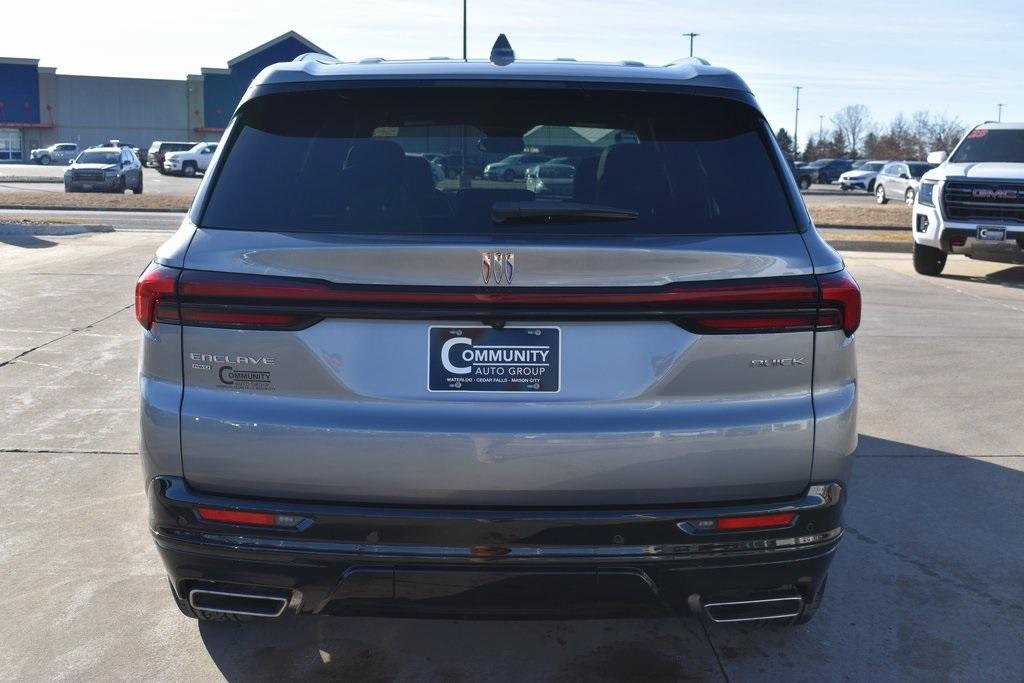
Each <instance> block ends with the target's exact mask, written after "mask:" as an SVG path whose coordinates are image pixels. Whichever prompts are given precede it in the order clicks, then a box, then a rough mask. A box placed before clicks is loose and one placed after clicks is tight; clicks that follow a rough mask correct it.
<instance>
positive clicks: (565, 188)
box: [526, 163, 576, 197]
mask: <svg viewBox="0 0 1024 683" xmlns="http://www.w3.org/2000/svg"><path fill="white" fill-rule="evenodd" d="M575 173H576V169H575V168H573V167H572V166H570V165H569V164H552V163H546V164H541V165H540V166H535V167H534V168H531V169H529V171H527V174H526V189H527V190H529V191H530V192H533V193H534V194H537V195H554V196H561V197H571V196H572V190H573V177H574V175H575Z"/></svg>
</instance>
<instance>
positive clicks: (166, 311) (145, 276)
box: [135, 263, 181, 330]
mask: <svg viewBox="0 0 1024 683" xmlns="http://www.w3.org/2000/svg"><path fill="white" fill-rule="evenodd" d="M180 272H181V271H179V270H177V269H176V268H168V267H167V266H161V265H158V264H156V263H151V264H149V267H148V268H146V270H144V271H143V272H142V275H140V276H139V281H138V282H137V283H136V284H135V319H136V320H138V321H139V324H140V325H142V326H143V327H145V328H146V329H147V330H148V329H150V328H151V327H153V322H154V321H159V322H171V323H177V322H179V315H178V302H177V299H176V297H175V294H176V292H175V287H176V283H177V281H178V274H179V273H180Z"/></svg>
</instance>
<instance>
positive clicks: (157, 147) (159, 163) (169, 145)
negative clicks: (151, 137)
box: [146, 140, 199, 173]
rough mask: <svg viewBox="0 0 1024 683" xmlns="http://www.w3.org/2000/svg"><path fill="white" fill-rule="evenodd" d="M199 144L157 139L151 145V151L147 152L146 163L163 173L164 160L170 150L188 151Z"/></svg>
mask: <svg viewBox="0 0 1024 683" xmlns="http://www.w3.org/2000/svg"><path fill="white" fill-rule="evenodd" d="M197 144H199V143H197V142H167V141H164V140H156V141H154V142H153V144H151V145H150V146H149V151H148V152H147V153H146V165H147V166H151V167H153V168H155V169H156V170H158V171H159V172H160V173H163V172H164V161H166V155H167V153H168V152H187V151H188V150H190V149H192V148H193V147H195V146H196V145H197Z"/></svg>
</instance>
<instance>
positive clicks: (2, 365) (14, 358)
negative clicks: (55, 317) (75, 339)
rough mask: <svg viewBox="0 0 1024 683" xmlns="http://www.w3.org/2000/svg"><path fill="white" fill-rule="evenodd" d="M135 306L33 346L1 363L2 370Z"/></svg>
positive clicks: (126, 307)
mask: <svg viewBox="0 0 1024 683" xmlns="http://www.w3.org/2000/svg"><path fill="white" fill-rule="evenodd" d="M134 305H135V304H133V303H132V304H128V305H127V306H122V307H121V308H119V309H117V310H116V311H114V312H113V313H111V314H110V315H105V316H103V317H102V318H100V319H99V320H95V321H93V322H91V323H89V324H88V325H85V326H84V327H79V328H76V329H74V330H71V331H70V332H66V333H65V334H62V335H60V336H58V337H54V338H53V339H51V340H50V341H46V342H43V343H42V344H38V345H36V346H33V347H32V348H30V349H26V350H24V351H22V352H21V353H19V354H18V355H16V356H14V357H13V358H8V359H7V360H5V361H2V362H0V368H2V367H4V366H7V365H10V364H11V363H13V362H15V361H17V360H18V359H19V358H24V357H25V356H27V355H28V354H30V353H32V352H33V351H38V350H39V349H41V348H44V347H46V346H49V345H50V344H53V343H55V342H59V341H60V340H61V339H67V338H68V337H70V336H72V335H75V334H78V333H79V332H82V331H84V330H88V329H90V328H92V327H94V326H96V325H99V324H100V323H101V322H104V321H106V320H110V319H111V318H113V317H114V316H115V315H117V314H118V313H121V312H123V311H126V310H128V309H129V308H131V307H132V306H134Z"/></svg>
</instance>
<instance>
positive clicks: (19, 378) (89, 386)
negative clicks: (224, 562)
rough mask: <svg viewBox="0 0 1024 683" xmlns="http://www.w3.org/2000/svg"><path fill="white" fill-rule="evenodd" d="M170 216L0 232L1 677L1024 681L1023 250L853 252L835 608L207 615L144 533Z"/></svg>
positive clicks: (829, 601)
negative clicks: (914, 257)
mask: <svg viewBox="0 0 1024 683" xmlns="http://www.w3.org/2000/svg"><path fill="white" fill-rule="evenodd" d="M166 236H167V235H166V233H163V234H158V233H146V232H131V233H124V232H118V233H106V234H91V235H82V236H75V237H46V238H34V237H3V236H0V458H2V459H3V468H4V469H3V472H4V473H3V475H2V476H0V529H2V533H0V576H2V577H3V584H2V585H3V591H2V592H0V613H2V614H3V615H4V618H3V619H2V620H0V643H2V644H3V645H2V646H0V679H4V680H8V679H17V680H49V679H55V678H61V679H70V680H97V679H102V680H112V679H113V680H124V679H149V680H182V681H186V680H187V681H193V680H219V679H222V678H227V679H232V680H242V679H246V680H248V679H253V680H281V679H283V678H286V677H287V678H300V677H301V678H310V677H313V676H321V677H332V678H343V679H345V678H347V679H352V680H360V681H364V680H391V679H400V680H423V679H428V680H431V679H432V680H441V681H458V680H479V679H485V678H486V679H488V680H495V681H504V680H509V681H513V680H515V681H520V680H530V681H537V680H587V681H601V680H617V681H620V680H632V679H640V680H678V679H684V678H696V679H710V680H716V679H723V678H726V677H728V678H729V679H732V680H836V679H847V680H894V679H901V680H902V679H910V680H921V681H936V680H1006V681H1020V680H1022V679H1024V657H1022V656H1021V654H1020V653H1021V643H1022V642H1024V582H1022V576H1024V573H1022V567H1024V534H1022V532H1021V530H1020V521H1019V520H1020V514H1021V510H1022V509H1024V437H1022V435H1021V429H1020V419H1019V416H1020V415H1022V414H1024V392H1021V387H1022V386H1024V364H1021V363H1020V362H1019V355H1020V354H1019V350H1020V349H1021V348H1024V268H1019V267H1017V268H1015V267H1006V266H1001V265H997V264H985V263H975V262H971V261H968V260H966V259H964V258H961V257H951V258H950V260H949V264H948V266H947V273H948V276H946V277H943V278H931V279H929V278H925V277H921V276H918V275H915V274H914V273H913V271H912V269H911V266H910V261H909V257H908V256H907V255H903V254H867V253H849V254H846V257H847V263H848V265H849V267H850V269H851V270H852V272H853V273H854V274H855V275H856V276H857V278H858V279H859V280H860V283H861V285H862V287H863V291H864V300H865V305H864V322H863V326H862V327H861V329H860V331H859V332H858V333H857V337H858V340H857V342H858V346H859V353H860V373H861V374H860V377H861V386H862V393H861V404H860V407H861V410H860V421H859V430H860V433H861V437H860V448H859V451H858V455H859V457H858V462H857V465H856V471H855V476H854V479H853V481H852V489H851V498H850V504H849V507H848V509H847V528H846V535H845V538H844V540H843V543H842V545H841V547H840V549H839V552H838V555H837V557H836V560H835V563H834V564H833V569H832V575H831V579H830V585H829V594H828V595H827V597H826V601H825V603H824V605H823V607H822V609H821V611H820V612H819V614H818V616H817V618H816V619H815V620H814V621H813V622H812V623H811V624H809V625H807V626H805V627H799V628H790V629H787V628H749V627H736V626H731V627H730V626H715V627H711V628H709V629H708V631H707V632H705V631H704V630H703V629H702V627H701V625H700V624H699V622H698V621H697V620H695V619H693V618H683V619H664V620H650V621H639V620H628V621H583V622H562V621H543V622H539V621H518V622H463V621H450V620H445V621H415V620H388V619H349V618H304V619H298V618H288V619H282V620H276V621H259V622H254V623H249V624H241V625H239V624H216V623H209V624H201V625H200V624H197V623H196V622H194V621H191V620H188V619H186V618H184V617H182V616H181V615H180V614H179V612H178V610H177V609H176V608H175V607H174V605H173V603H172V602H171V599H170V596H169V594H168V589H167V584H166V581H165V579H164V577H163V573H162V570H161V566H160V563H159V560H158V558H157V555H156V552H155V550H154V548H153V545H152V543H151V541H150V539H149V537H148V533H147V529H146V511H145V499H144V496H143V485H142V481H141V477H140V470H139V463H138V456H137V445H136V439H137V433H136V420H137V408H136V385H135V378H136V362H137V361H136V356H137V347H138V336H139V328H138V326H137V323H136V322H135V320H134V316H133V311H132V288H133V285H134V282H135V279H136V277H137V276H138V273H139V272H140V271H141V270H142V268H143V266H144V265H145V264H146V262H147V261H148V260H149V258H150V255H151V253H152V251H153V249H154V248H155V247H156V246H157V245H158V244H159V243H160V242H161V241H162V240H163V239H165V238H166Z"/></svg>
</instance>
